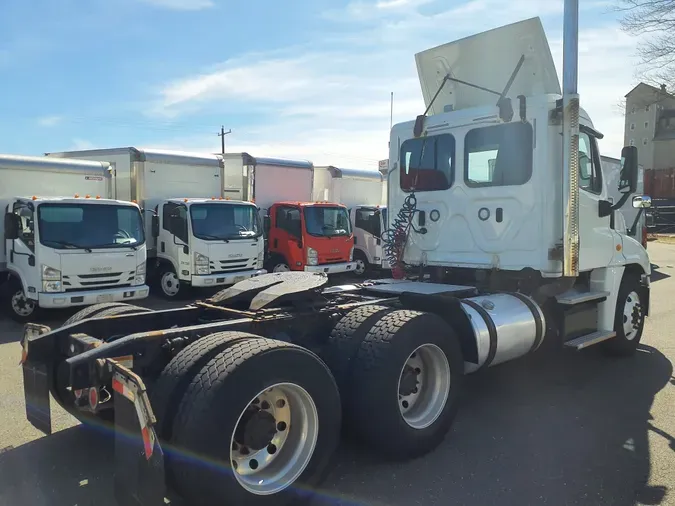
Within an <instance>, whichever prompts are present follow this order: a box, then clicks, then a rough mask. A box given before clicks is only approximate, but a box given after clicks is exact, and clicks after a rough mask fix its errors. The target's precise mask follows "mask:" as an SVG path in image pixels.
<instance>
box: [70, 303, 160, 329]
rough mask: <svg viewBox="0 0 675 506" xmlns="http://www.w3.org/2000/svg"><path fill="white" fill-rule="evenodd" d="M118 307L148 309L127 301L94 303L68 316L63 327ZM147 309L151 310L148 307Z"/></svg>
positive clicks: (140, 310) (141, 310)
mask: <svg viewBox="0 0 675 506" xmlns="http://www.w3.org/2000/svg"><path fill="white" fill-rule="evenodd" d="M116 307H123V308H134V309H137V310H139V312H143V311H146V309H145V308H143V307H141V306H135V305H133V304H127V303H126V302H103V303H101V304H94V305H93V306H87V307H85V308H84V309H80V310H79V311H78V312H77V313H75V314H74V315H73V316H71V317H70V318H68V319H67V320H66V321H65V322H63V325H61V326H62V327H65V326H66V325H70V324H72V323H75V322H79V321H81V320H84V319H86V318H95V317H96V315H97V314H98V313H101V312H102V311H106V310H108V309H112V308H116ZM147 311H150V310H149V309H147Z"/></svg>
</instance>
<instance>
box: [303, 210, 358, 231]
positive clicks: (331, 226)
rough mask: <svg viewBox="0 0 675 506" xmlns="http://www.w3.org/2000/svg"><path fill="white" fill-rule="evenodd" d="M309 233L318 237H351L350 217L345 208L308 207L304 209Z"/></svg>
mask: <svg viewBox="0 0 675 506" xmlns="http://www.w3.org/2000/svg"><path fill="white" fill-rule="evenodd" d="M304 213H305V227H306V228H307V233H308V234H310V235H313V236H316V237H334V236H344V235H351V233H352V227H351V224H350V223H349V215H348V214H347V209H346V208H344V207H327V206H317V207H313V206H307V207H305V209H304Z"/></svg>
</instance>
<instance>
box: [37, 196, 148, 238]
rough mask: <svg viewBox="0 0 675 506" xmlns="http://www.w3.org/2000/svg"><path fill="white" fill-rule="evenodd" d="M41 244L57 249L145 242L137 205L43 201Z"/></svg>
mask: <svg viewBox="0 0 675 506" xmlns="http://www.w3.org/2000/svg"><path fill="white" fill-rule="evenodd" d="M38 227H39V230H40V243H41V244H43V245H44V246H47V247H50V248H55V249H73V248H84V249H91V248H120V247H130V246H131V247H136V246H139V245H141V244H143V243H144V242H145V234H144V232H143V221H142V219H141V213H140V211H139V210H138V208H137V207H135V206H121V205H119V206H118V205H99V204H95V203H91V204H87V203H82V204H52V203H47V204H41V205H40V206H39V207H38Z"/></svg>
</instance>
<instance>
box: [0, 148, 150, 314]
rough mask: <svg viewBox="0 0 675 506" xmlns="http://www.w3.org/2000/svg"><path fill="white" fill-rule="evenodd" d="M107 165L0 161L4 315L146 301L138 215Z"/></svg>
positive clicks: (22, 159) (7, 158) (0, 260)
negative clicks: (117, 192)
mask: <svg viewBox="0 0 675 506" xmlns="http://www.w3.org/2000/svg"><path fill="white" fill-rule="evenodd" d="M114 185H115V179H114V177H113V174H112V171H111V168H110V166H109V165H108V164H107V163H98V162H84V161H80V160H48V159H46V158H43V157H27V156H13V155H0V206H1V207H2V210H3V214H4V220H3V222H2V225H0V227H2V230H1V231H0V234H1V235H2V238H3V248H2V250H0V284H2V285H3V286H2V287H0V288H1V289H3V291H4V294H3V301H4V304H3V305H4V306H5V308H6V311H7V313H8V314H9V315H10V316H11V317H12V318H14V319H15V320H18V321H28V320H34V319H35V318H36V314H35V313H36V311H37V310H38V309H39V308H66V307H71V306H83V305H89V304H96V303H104V302H105V303H109V302H116V301H123V300H124V301H130V300H136V299H142V298H145V297H147V296H148V287H147V286H146V284H145V260H146V241H145V234H144V233H143V223H142V217H141V213H140V210H139V208H138V206H137V205H135V204H133V203H131V202H122V201H119V200H114V199H113V196H114Z"/></svg>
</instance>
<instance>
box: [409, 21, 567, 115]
mask: <svg viewBox="0 0 675 506" xmlns="http://www.w3.org/2000/svg"><path fill="white" fill-rule="evenodd" d="M521 56H525V61H524V63H523V66H522V67H521V69H520V71H519V72H518V74H517V76H516V78H515V80H514V81H513V84H512V85H511V88H510V89H509V92H508V94H507V96H508V97H509V98H511V99H512V100H513V101H514V109H515V110H517V106H516V105H515V104H516V97H517V96H518V95H524V96H526V97H531V96H534V95H542V94H549V93H552V94H558V95H559V94H560V82H559V81H558V74H557V73H556V70H555V64H554V63H553V57H552V56H551V50H550V48H549V45H548V41H547V39H546V34H545V33H544V28H543V26H542V24H541V20H540V19H539V18H531V19H527V20H525V21H520V22H518V23H513V24H510V25H506V26H502V27H500V28H495V29H494V30H489V31H487V32H483V33H479V34H476V35H472V36H470V37H466V38H464V39H460V40H457V41H454V42H450V43H448V44H444V45H442V46H438V47H435V48H432V49H427V50H426V51H422V52H421V53H418V54H416V55H415V62H416V63H417V75H418V77H419V80H420V85H421V86H422V95H423V96H424V105H425V106H427V107H428V106H429V102H430V101H431V99H432V98H433V96H434V95H435V94H436V92H437V91H438V88H439V86H440V85H441V82H442V81H443V78H444V77H445V76H446V75H447V74H450V76H451V77H453V78H455V79H459V80H462V81H465V82H469V83H471V84H475V85H477V86H482V87H484V88H488V89H490V90H494V91H497V92H499V93H501V92H502V91H503V90H504V87H505V86H506V84H507V83H508V81H509V78H510V77H511V74H512V73H513V71H514V69H515V68H516V66H517V64H518V61H519V59H520V57H521ZM497 99H498V97H497V96H496V95H493V94H491V93H487V92H485V91H481V90H478V89H476V88H472V87H470V86H467V85H465V84H460V83H457V82H453V81H448V82H446V83H445V86H443V89H442V90H441V92H440V94H439V95H438V98H436V100H435V102H434V105H433V107H432V108H431V110H430V114H439V113H442V112H444V110H445V107H446V106H447V107H452V109H453V110H459V109H467V108H471V107H483V106H488V105H495V104H496V103H497ZM420 112H421V111H420Z"/></svg>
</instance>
